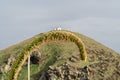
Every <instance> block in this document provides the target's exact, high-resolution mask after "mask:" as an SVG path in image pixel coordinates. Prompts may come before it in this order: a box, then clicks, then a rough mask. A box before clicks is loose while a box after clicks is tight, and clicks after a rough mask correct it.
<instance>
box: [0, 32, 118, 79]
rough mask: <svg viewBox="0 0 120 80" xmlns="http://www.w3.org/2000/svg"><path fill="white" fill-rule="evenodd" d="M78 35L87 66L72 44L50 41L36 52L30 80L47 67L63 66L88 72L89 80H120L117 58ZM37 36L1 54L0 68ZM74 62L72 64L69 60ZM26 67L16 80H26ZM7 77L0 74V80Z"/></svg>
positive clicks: (111, 51)
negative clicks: (81, 42) (86, 68)
mask: <svg viewBox="0 0 120 80" xmlns="http://www.w3.org/2000/svg"><path fill="white" fill-rule="evenodd" d="M74 34H76V35H78V36H79V37H80V38H81V40H82V41H83V42H84V44H85V46H86V50H87V57H88V59H87V62H84V61H82V60H81V59H80V57H79V49H78V47H77V46H76V45H75V44H74V43H72V42H64V41H52V42H49V43H46V44H44V45H43V46H41V47H39V48H38V49H37V50H36V51H37V52H38V53H39V54H40V61H39V63H38V64H32V63H31V80H39V78H40V75H42V74H43V72H45V71H46V70H47V69H48V67H49V66H52V67H59V66H61V65H63V64H64V63H65V62H67V63H68V64H70V65H71V66H74V67H75V68H83V67H84V66H86V65H87V66H88V67H89V68H90V75H89V76H90V79H91V80H119V79H120V76H119V75H120V55H119V54H117V53H116V52H115V51H113V50H111V49H110V48H107V47H105V46H104V45H102V44H100V43H98V42H96V41H94V40H93V39H90V38H88V37H86V36H84V35H82V34H79V33H74ZM40 35H41V34H38V35H36V36H34V37H32V38H30V39H27V40H24V41H23V42H20V43H18V44H16V45H13V46H11V47H8V48H6V49H4V50H1V51H0V66H2V65H5V64H6V61H7V59H8V58H9V57H10V56H11V55H13V56H14V57H17V56H18V55H19V53H20V52H21V51H22V49H23V48H24V47H26V46H27V45H28V44H29V43H31V42H32V41H33V40H34V39H35V38H37V37H38V36H40ZM71 58H72V59H73V61H71V60H70V59H71ZM26 64H27V63H25V65H24V66H23V67H22V70H21V73H20V74H19V78H18V80H21V79H23V80H27V65H26ZM2 76H5V77H6V75H5V74H4V75H3V74H2V73H0V79H1V78H2Z"/></svg>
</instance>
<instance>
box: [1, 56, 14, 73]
mask: <svg viewBox="0 0 120 80" xmlns="http://www.w3.org/2000/svg"><path fill="white" fill-rule="evenodd" d="M14 61H15V56H13V55H11V56H10V57H9V58H8V59H7V61H6V64H3V65H2V66H1V67H0V72H1V73H6V72H7V71H8V70H10V68H11V66H12V64H13V63H14Z"/></svg>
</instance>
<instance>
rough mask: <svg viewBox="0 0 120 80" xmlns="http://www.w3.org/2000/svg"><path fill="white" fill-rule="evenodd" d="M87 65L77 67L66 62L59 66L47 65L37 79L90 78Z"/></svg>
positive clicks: (87, 79)
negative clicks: (46, 68)
mask: <svg viewBox="0 0 120 80" xmlns="http://www.w3.org/2000/svg"><path fill="white" fill-rule="evenodd" d="M89 71H90V69H89V68H88V66H84V67H83V68H77V67H74V66H71V65H69V64H67V63H64V64H63V65H61V66H59V67H52V66H49V68H48V70H46V72H45V73H44V77H43V75H42V74H43V73H42V74H41V77H40V79H39V80H90V77H89V75H90V73H89Z"/></svg>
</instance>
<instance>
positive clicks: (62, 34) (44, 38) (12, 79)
mask: <svg viewBox="0 0 120 80" xmlns="http://www.w3.org/2000/svg"><path fill="white" fill-rule="evenodd" d="M53 40H55V41H56V40H59V41H60V40H63V41H71V42H74V43H75V44H76V45H77V46H78V48H79V51H80V56H81V59H82V60H85V61H86V58H87V55H86V50H85V46H84V44H83V42H82V41H81V39H80V38H79V37H77V36H76V35H74V34H73V33H71V32H68V31H51V32H47V33H44V34H42V35H41V36H40V37H38V38H37V39H36V40H34V41H33V42H32V43H30V45H28V46H27V47H25V48H24V49H23V50H22V52H21V54H20V55H19V56H18V58H17V59H16V61H15V62H14V64H13V66H12V69H11V70H10V71H9V77H8V80H17V76H18V74H19V71H20V70H21V67H22V65H23V64H24V62H25V61H26V60H27V58H28V56H29V55H30V54H31V52H32V51H33V50H34V49H35V48H37V47H38V46H40V45H41V44H44V43H46V42H49V41H53Z"/></svg>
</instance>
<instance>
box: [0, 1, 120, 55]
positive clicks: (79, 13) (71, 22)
mask: <svg viewBox="0 0 120 80" xmlns="http://www.w3.org/2000/svg"><path fill="white" fill-rule="evenodd" d="M59 26H61V27H62V28H63V29H67V30H71V31H77V32H79V33H82V34H84V35H87V36H89V37H91V38H93V39H95V40H96V41H99V42H101V43H103V44H104V45H106V46H109V47H110V48H112V49H113V50H115V51H117V52H119V53H120V37H119V36H120V0H19V1H18V0H1V1H0V49H3V48H6V47H8V46H10V45H13V44H16V43H18V42H20V41H22V40H25V39H27V38H30V37H32V36H34V35H36V34H39V33H41V32H46V31H49V30H52V29H54V28H55V27H59Z"/></svg>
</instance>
